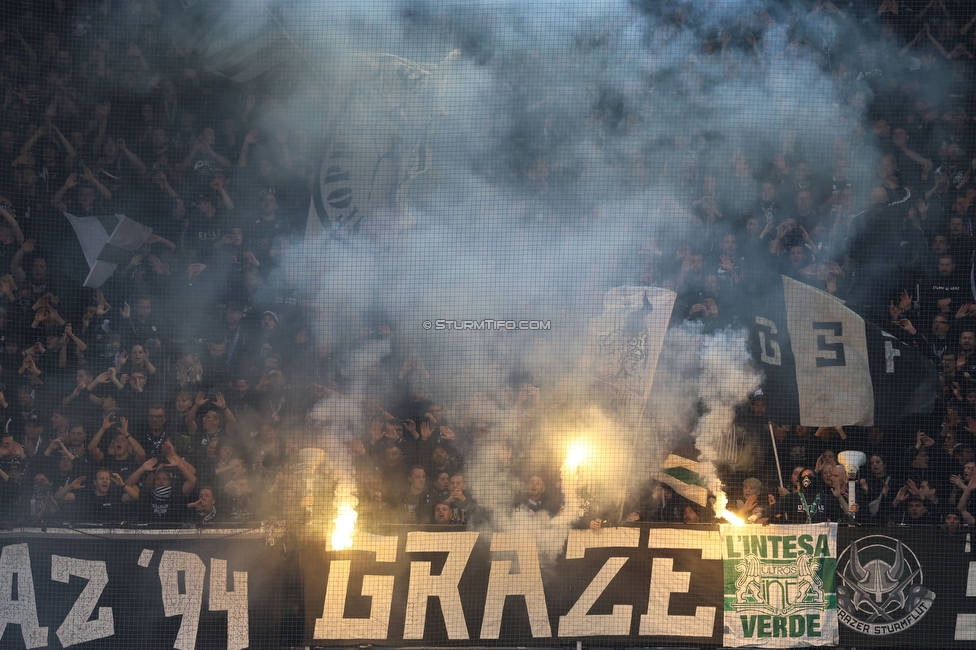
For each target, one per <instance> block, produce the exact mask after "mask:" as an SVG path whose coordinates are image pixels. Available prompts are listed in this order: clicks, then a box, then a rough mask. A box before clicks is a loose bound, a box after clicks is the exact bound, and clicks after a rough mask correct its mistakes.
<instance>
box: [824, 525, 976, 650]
mask: <svg viewBox="0 0 976 650" xmlns="http://www.w3.org/2000/svg"><path fill="white" fill-rule="evenodd" d="M838 537H839V539H838V549H839V550H840V552H839V556H838V560H837V608H838V614H837V617H838V619H839V620H840V643H841V645H842V646H856V647H858V648H861V647H869V646H879V647H881V646H883V647H900V646H912V647H920V648H924V647H928V648H973V647H976V557H974V556H973V555H972V553H971V546H972V544H971V533H961V534H950V533H947V532H944V531H941V530H938V529H933V528H930V527H924V528H923V527H917V528H910V527H903V526H899V527H893V528H840V529H839V531H838Z"/></svg>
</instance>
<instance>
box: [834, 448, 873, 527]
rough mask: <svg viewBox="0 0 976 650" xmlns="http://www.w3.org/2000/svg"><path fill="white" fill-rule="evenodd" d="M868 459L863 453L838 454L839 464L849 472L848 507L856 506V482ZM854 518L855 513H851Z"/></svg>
mask: <svg viewBox="0 0 976 650" xmlns="http://www.w3.org/2000/svg"><path fill="white" fill-rule="evenodd" d="M867 460H868V457H867V456H866V455H865V453H864V452H863V451H842V452H840V453H839V454H837V462H838V463H840V464H841V465H842V466H843V467H844V471H845V472H847V498H848V506H852V505H854V502H855V499H856V496H855V495H856V491H855V489H854V480H855V479H857V471H858V470H859V469H861V465H863V464H864V463H866V462H867ZM853 518H854V513H853V512H852V513H851V519H853Z"/></svg>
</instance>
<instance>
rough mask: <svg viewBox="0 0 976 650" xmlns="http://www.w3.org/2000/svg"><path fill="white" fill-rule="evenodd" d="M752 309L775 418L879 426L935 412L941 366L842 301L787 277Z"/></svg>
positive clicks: (817, 423) (809, 423)
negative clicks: (934, 363) (912, 415)
mask: <svg viewBox="0 0 976 650" xmlns="http://www.w3.org/2000/svg"><path fill="white" fill-rule="evenodd" d="M754 314H755V315H754V318H753V322H752V334H753V337H752V338H753V340H752V345H753V353H754V356H755V358H756V360H757V361H759V362H760V363H761V364H762V367H763V371H764V373H765V375H766V383H765V388H764V394H765V397H766V407H767V409H768V413H769V418H770V419H771V420H772V421H773V422H777V423H782V424H802V425H804V426H814V427H819V426H844V425H861V426H874V425H886V424H893V423H896V422H898V421H900V420H902V419H903V418H905V417H906V416H908V415H911V414H915V413H926V412H929V411H931V409H932V407H933V405H934V403H935V395H936V392H937V390H938V385H939V382H938V374H937V371H936V368H935V366H934V365H933V364H932V363H931V362H930V361H929V360H928V359H927V358H926V357H925V355H923V354H922V353H920V352H919V351H918V350H916V349H915V348H914V347H912V346H911V345H909V344H907V343H905V342H903V341H901V340H900V339H899V338H897V337H896V336H895V335H894V334H891V333H889V332H886V331H885V330H883V329H882V328H880V327H878V326H877V325H875V324H873V323H871V322H868V321H865V320H864V319H863V318H861V316H859V315H858V314H857V313H855V312H854V311H853V310H851V309H849V308H848V307H846V306H845V305H844V303H843V301H841V300H839V299H837V298H835V297H833V296H831V295H830V294H828V293H825V292H823V291H820V290H819V289H815V288H814V287H811V286H809V285H807V284H804V283H802V282H799V281H797V280H793V279H792V278H788V277H786V276H782V281H781V283H776V284H775V285H774V286H773V287H772V289H771V290H770V292H769V293H768V294H766V295H764V296H762V297H761V299H759V300H757V305H756V307H755V308H754Z"/></svg>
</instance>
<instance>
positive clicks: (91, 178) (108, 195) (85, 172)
mask: <svg viewBox="0 0 976 650" xmlns="http://www.w3.org/2000/svg"><path fill="white" fill-rule="evenodd" d="M81 170H82V178H84V179H85V180H86V181H88V182H89V183H91V184H92V185H94V186H95V189H96V190H98V193H99V194H101V195H102V196H104V197H105V199H106V200H108V201H111V200H112V190H110V189H108V188H107V187H105V186H104V185H102V183H101V181H99V180H98V179H97V178H95V175H94V174H93V173H92V171H91V170H90V169H88V167H86V166H85V165H82V166H81Z"/></svg>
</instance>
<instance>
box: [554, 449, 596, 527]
mask: <svg viewBox="0 0 976 650" xmlns="http://www.w3.org/2000/svg"><path fill="white" fill-rule="evenodd" d="M590 455H591V452H590V446H589V444H588V443H587V442H586V441H585V440H575V441H573V442H571V443H570V444H569V447H568V449H567V451H566V460H565V461H564V462H563V466H562V468H561V470H560V475H561V476H562V487H563V499H564V500H565V501H566V506H567V507H572V508H573V509H574V510H575V517H577V518H578V517H582V516H583V515H585V514H586V512H585V511H586V505H587V504H586V503H585V502H584V500H583V499H581V498H580V496H579V488H580V483H581V478H582V469H583V465H584V464H585V463H586V461H587V460H588V459H589V457H590ZM584 487H585V486H584Z"/></svg>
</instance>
